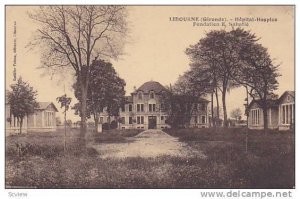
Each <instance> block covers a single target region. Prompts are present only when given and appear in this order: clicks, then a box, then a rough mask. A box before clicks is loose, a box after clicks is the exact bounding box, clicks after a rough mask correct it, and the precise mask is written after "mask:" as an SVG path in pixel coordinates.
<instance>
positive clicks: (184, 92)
mask: <svg viewBox="0 0 300 199" xmlns="http://www.w3.org/2000/svg"><path fill="white" fill-rule="evenodd" d="M189 75H190V74H189V73H188V72H187V73H185V74H184V75H183V76H180V77H179V78H178V80H177V82H176V83H175V85H174V86H170V87H169V88H168V87H167V90H166V92H164V93H163V95H162V101H163V104H164V111H166V112H167V113H168V118H167V120H166V122H167V124H170V125H171V126H172V127H179V128H180V127H181V128H182V127H187V126H188V125H189V124H190V121H191V117H192V115H193V113H194V112H195V111H197V106H196V105H197V104H198V102H199V97H200V96H201V95H202V94H203V93H202V92H201V89H200V90H196V89H194V88H193V87H191V86H190V81H189V78H190V77H189Z"/></svg>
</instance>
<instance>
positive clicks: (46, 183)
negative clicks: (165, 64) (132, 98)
mask: <svg viewBox="0 0 300 199" xmlns="http://www.w3.org/2000/svg"><path fill="white" fill-rule="evenodd" d="M139 132H140V131H138V130H111V131H110V132H104V133H101V134H95V133H89V134H88V136H87V145H86V147H85V148H84V149H82V148H80V147H79V144H78V136H79V132H78V130H75V129H68V134H67V152H64V150H63V148H64V147H63V132H62V131H61V130H59V131H58V132H54V133H50V132H49V133H31V134H26V135H18V136H9V137H7V138H6V186H7V188H9V187H19V186H21V187H32V188H293V186H294V183H295V177H294V176H295V159H294V148H295V147H294V134H293V133H291V132H274V131H273V132H268V133H264V132H260V131H250V132H249V133H248V152H247V153H246V152H245V129H228V130H218V131H217V132H216V131H214V130H213V129H168V130H166V132H167V133H169V134H170V135H172V136H175V137H178V139H179V140H180V141H181V142H185V143H187V145H188V146H189V147H191V148H192V149H193V150H195V151H202V152H204V153H205V155H206V157H207V158H205V159H203V158H201V157H198V156H187V157H177V156H159V157H151V158H141V157H128V158H124V159H115V158H106V159H103V158H101V154H98V152H97V151H96V150H95V149H94V148H92V147H90V143H97V144H102V143H120V142H122V143H124V142H126V141H127V138H128V137H132V136H135V135H137V134H138V133H139ZM16 142H17V143H19V145H21V147H20V148H19V150H17V147H16ZM141 150H142V149H141Z"/></svg>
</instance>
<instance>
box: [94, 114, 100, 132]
mask: <svg viewBox="0 0 300 199" xmlns="http://www.w3.org/2000/svg"><path fill="white" fill-rule="evenodd" d="M94 121H95V133H98V125H99V117H97V116H94Z"/></svg>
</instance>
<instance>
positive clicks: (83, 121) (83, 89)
mask: <svg viewBox="0 0 300 199" xmlns="http://www.w3.org/2000/svg"><path fill="white" fill-rule="evenodd" d="M80 83H81V84H80V87H81V125H80V139H81V140H82V143H83V144H85V134H86V129H87V127H86V116H87V114H86V109H87V103H86V99H87V87H86V85H84V84H83V81H81V82H80Z"/></svg>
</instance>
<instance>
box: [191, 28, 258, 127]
mask: <svg viewBox="0 0 300 199" xmlns="http://www.w3.org/2000/svg"><path fill="white" fill-rule="evenodd" d="M256 40H257V39H256V37H255V35H253V34H250V32H248V31H244V30H242V29H240V28H238V29H234V30H231V31H225V30H213V31H210V32H209V33H207V34H206V37H205V38H202V39H200V41H199V42H198V43H197V44H195V45H191V46H190V47H189V48H187V49H186V54H187V55H188V56H189V57H190V60H191V64H192V65H196V66H198V67H203V66H206V67H208V68H209V74H211V75H212V78H213V80H214V84H215V87H216V92H215V93H216V94H217V93H218V92H217V90H220V91H221V94H222V105H223V114H224V124H225V127H227V125H228V122H227V107H226V93H227V92H228V91H229V90H230V89H231V88H234V87H236V86H238V84H237V82H236V81H234V80H233V79H232V76H231V75H232V74H234V73H235V70H237V68H238V67H239V65H240V54H239V53H240V51H239V50H240V49H242V47H243V46H244V45H248V44H251V43H253V42H255V41H256Z"/></svg>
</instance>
